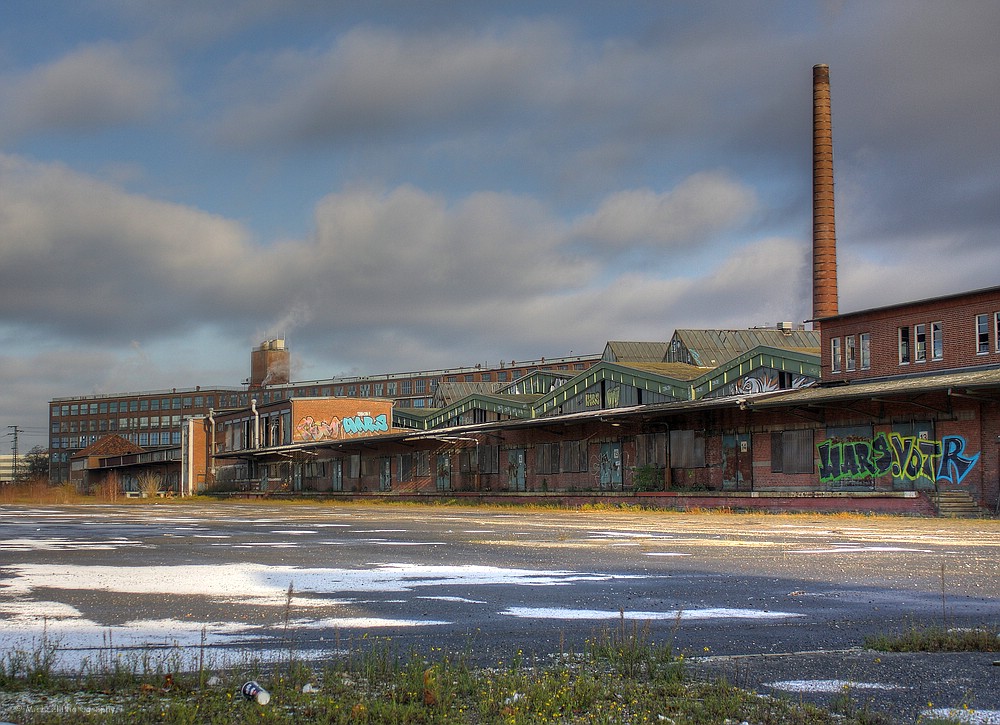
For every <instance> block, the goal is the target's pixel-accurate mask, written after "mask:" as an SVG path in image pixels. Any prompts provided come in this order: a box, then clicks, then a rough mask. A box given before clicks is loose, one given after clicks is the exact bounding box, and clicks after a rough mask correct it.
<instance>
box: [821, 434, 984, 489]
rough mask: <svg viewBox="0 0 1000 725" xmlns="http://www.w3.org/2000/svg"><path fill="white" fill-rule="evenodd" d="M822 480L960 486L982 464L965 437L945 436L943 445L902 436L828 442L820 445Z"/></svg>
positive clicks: (940, 442) (877, 436)
mask: <svg viewBox="0 0 1000 725" xmlns="http://www.w3.org/2000/svg"><path fill="white" fill-rule="evenodd" d="M816 449H817V451H818V453H819V480H820V481H821V482H823V483H831V482H834V481H843V480H859V479H868V478H878V477H880V476H886V475H889V474H892V476H893V478H897V479H901V480H906V481H918V480H925V481H932V482H934V481H944V482H946V483H952V484H960V483H962V481H963V480H964V479H965V477H966V476H967V475H968V473H969V471H971V470H972V469H973V467H975V465H976V463H977V462H978V461H979V455H980V454H978V453H976V454H975V455H974V456H971V457H970V456H967V455H966V454H965V439H964V438H963V437H962V436H944V437H943V438H942V439H941V440H940V441H932V440H926V439H923V438H919V437H917V436H904V435H900V434H899V433H890V434H888V435H886V434H885V433H878V434H877V435H876V436H875V437H874V438H872V439H871V440H859V441H834V440H825V441H823V442H822V443H819V444H817V445H816Z"/></svg>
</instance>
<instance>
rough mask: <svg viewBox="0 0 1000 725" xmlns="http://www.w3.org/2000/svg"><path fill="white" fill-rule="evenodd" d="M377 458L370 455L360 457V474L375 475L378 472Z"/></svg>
mask: <svg viewBox="0 0 1000 725" xmlns="http://www.w3.org/2000/svg"><path fill="white" fill-rule="evenodd" d="M378 464H379V459H378V458H374V457H371V456H366V457H365V458H362V459H361V475H362V476H377V475H378V473H379V466H378Z"/></svg>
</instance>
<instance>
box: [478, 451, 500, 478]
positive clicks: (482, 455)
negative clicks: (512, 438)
mask: <svg viewBox="0 0 1000 725" xmlns="http://www.w3.org/2000/svg"><path fill="white" fill-rule="evenodd" d="M479 472H480V473H500V446H479Z"/></svg>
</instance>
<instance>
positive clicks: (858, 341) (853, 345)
mask: <svg viewBox="0 0 1000 725" xmlns="http://www.w3.org/2000/svg"><path fill="white" fill-rule="evenodd" d="M871 366H872V336H871V333H870V332H862V333H861V334H860V335H858V336H857V337H855V336H854V335H846V336H845V337H844V340H843V348H841V339H840V338H839V337H834V338H833V339H831V340H830V371H831V372H834V373H839V372H840V371H841V370H847V372H853V371H854V370H868V369H870V368H871Z"/></svg>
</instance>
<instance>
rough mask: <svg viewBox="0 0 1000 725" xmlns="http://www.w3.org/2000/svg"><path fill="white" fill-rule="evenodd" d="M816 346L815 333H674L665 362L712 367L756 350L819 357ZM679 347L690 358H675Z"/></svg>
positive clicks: (758, 330) (761, 330)
mask: <svg viewBox="0 0 1000 725" xmlns="http://www.w3.org/2000/svg"><path fill="white" fill-rule="evenodd" d="M819 346H820V336H819V332H818V331H817V330H787V331H786V330H777V329H773V328H753V329H750V330H676V331H675V332H674V336H673V338H672V339H671V341H670V349H669V350H668V352H667V356H666V360H669V361H671V362H686V363H690V364H692V365H701V366H703V367H711V368H714V367H718V366H719V365H722V364H723V363H725V362H727V361H729V360H732V359H733V358H735V357H737V356H739V355H742V354H743V353H745V352H749V351H750V350H753V349H754V348H758V347H771V348H776V349H779V350H797V351H799V352H803V353H812V354H814V355H818V354H819ZM678 347H683V349H684V350H686V351H687V353H688V355H689V356H690V357H689V358H688V359H680V358H678V355H682V351H680V350H678Z"/></svg>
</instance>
